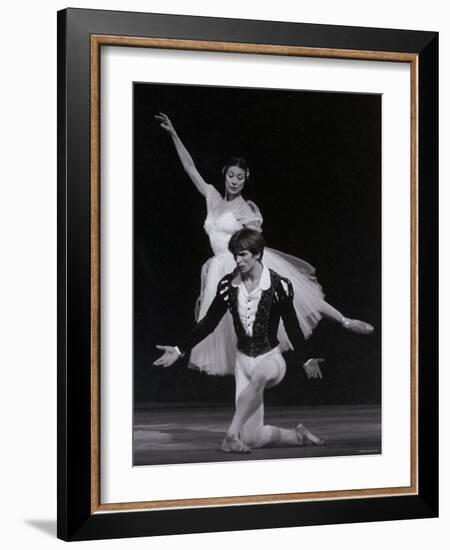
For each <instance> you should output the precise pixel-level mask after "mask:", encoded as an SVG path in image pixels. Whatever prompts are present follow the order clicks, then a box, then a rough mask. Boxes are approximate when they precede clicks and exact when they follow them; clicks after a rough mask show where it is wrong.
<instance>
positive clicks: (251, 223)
mask: <svg viewBox="0 0 450 550" xmlns="http://www.w3.org/2000/svg"><path fill="white" fill-rule="evenodd" d="M381 113H382V97H381V95H378V94H360V93H358V94H356V93H337V92H336V93H334V92H321V91H309V90H308V91H303V90H286V89H260V88H258V89H256V88H232V87H215V86H194V85H176V84H154V83H146V82H135V83H134V84H133V162H134V172H133V182H134V183H133V232H134V236H133V248H134V261H133V362H134V364H133V368H134V375H133V380H134V394H133V403H134V405H133V406H134V411H133V418H134V426H133V428H134V439H133V464H134V465H135V466H141V465H156V464H182V463H205V462H222V461H229V460H259V459H281V458H302V457H321V456H347V455H373V454H379V453H381V452H382V448H381V431H382V423H381V403H382V393H381V372H382V371H381V333H382V330H381V329H382V327H381V252H382V250H381Z"/></svg>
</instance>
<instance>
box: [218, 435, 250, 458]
mask: <svg viewBox="0 0 450 550" xmlns="http://www.w3.org/2000/svg"><path fill="white" fill-rule="evenodd" d="M222 451H223V452H224V453H241V454H245V453H250V452H251V450H250V447H247V445H245V443H243V442H242V441H241V440H240V439H239V437H238V436H237V435H228V434H227V435H226V436H225V438H224V440H223V442H222Z"/></svg>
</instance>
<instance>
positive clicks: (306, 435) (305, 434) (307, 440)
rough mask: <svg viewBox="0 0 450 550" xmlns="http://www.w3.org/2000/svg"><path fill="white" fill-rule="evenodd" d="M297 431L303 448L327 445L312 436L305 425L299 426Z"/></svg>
mask: <svg viewBox="0 0 450 550" xmlns="http://www.w3.org/2000/svg"><path fill="white" fill-rule="evenodd" d="M295 431H296V433H297V438H298V440H299V443H300V445H302V446H303V447H320V446H322V445H326V444H327V443H326V441H324V440H323V439H320V437H317V436H316V435H314V434H312V433H311V432H310V431H309V430H308V429H306V428H305V426H303V424H299V425H298V426H297V428H296V429H295Z"/></svg>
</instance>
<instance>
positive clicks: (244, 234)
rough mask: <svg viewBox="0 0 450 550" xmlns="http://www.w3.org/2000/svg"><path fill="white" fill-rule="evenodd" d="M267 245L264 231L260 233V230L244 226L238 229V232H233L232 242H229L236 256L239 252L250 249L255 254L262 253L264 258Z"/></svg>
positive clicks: (229, 247) (230, 249)
mask: <svg viewBox="0 0 450 550" xmlns="http://www.w3.org/2000/svg"><path fill="white" fill-rule="evenodd" d="M265 246H266V242H265V240H264V237H263V236H262V233H259V231H255V230H254V229H250V228H248V227H244V228H243V229H240V230H239V231H236V233H233V235H232V236H231V239H230V242H229V243H228V250H229V251H230V252H231V253H232V254H233V255H234V256H236V254H237V253H238V252H242V251H243V250H248V251H249V252H251V253H252V254H253V255H255V254H261V258H262V255H263V252H264V247H265Z"/></svg>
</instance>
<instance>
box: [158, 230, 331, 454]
mask: <svg viewBox="0 0 450 550" xmlns="http://www.w3.org/2000/svg"><path fill="white" fill-rule="evenodd" d="M264 246H265V242H264V237H263V236H262V235H261V233H259V232H257V231H254V230H253V229H247V228H244V229H241V230H240V231H238V232H237V233H235V234H234V235H233V236H232V237H231V239H230V242H229V244H228V248H229V250H230V252H231V253H232V254H233V256H234V259H235V261H236V269H235V270H234V272H233V273H229V274H228V275H226V276H225V277H223V279H221V280H220V281H219V284H218V286H217V293H216V296H215V298H214V300H213V302H212V303H211V305H210V307H209V309H208V312H207V313H206V315H205V317H203V319H201V321H199V322H198V323H197V324H196V326H195V327H194V328H193V329H192V330H191V331H190V332H189V333H188V334H187V335H186V337H185V338H183V339H182V340H181V341H180V342H178V344H177V345H176V346H157V348H158V349H161V350H164V354H163V355H162V356H161V357H160V358H159V359H157V360H156V361H155V362H154V363H153V364H154V365H161V366H163V367H169V366H170V365H173V363H175V361H176V360H177V359H179V358H180V357H181V356H183V355H184V354H185V353H187V352H188V351H189V350H190V349H192V348H193V347H194V346H195V345H197V344H198V343H199V342H200V341H201V340H203V339H204V338H206V336H208V335H209V334H211V332H213V331H214V329H215V328H216V327H217V325H218V324H219V322H220V320H221V319H222V317H223V316H224V315H225V314H226V312H227V310H228V311H230V313H231V315H232V318H233V324H234V329H235V332H236V336H237V356H236V365H235V379H236V410H235V413H234V416H233V419H232V421H231V424H230V426H229V428H228V430H227V433H226V436H225V439H224V440H223V443H222V450H223V451H225V452H234V453H248V452H250V449H251V448H252V447H254V448H256V447H273V446H292V445H324V441H322V440H321V439H319V438H318V437H316V436H315V435H313V434H312V433H311V432H310V431H309V430H307V429H306V428H305V427H304V426H303V425H302V424H299V425H298V426H297V427H296V428H295V429H291V430H287V429H283V428H278V427H276V426H270V425H264V390H265V389H266V388H271V387H273V386H276V385H277V384H279V383H280V382H281V380H283V378H284V375H285V372H286V363H285V361H284V358H283V356H282V354H281V352H280V350H279V348H278V343H279V342H278V339H277V333H278V327H279V325H280V320H282V321H283V324H284V327H285V330H286V332H287V335H288V337H289V340H290V341H291V344H292V345H293V347H294V350H295V353H296V355H297V356H298V358H299V361H300V352H301V350H302V348H304V346H305V339H304V337H303V333H302V331H301V329H300V325H299V322H298V318H297V314H296V312H295V309H294V305H293V296H294V294H293V289H292V284H291V282H290V281H289V279H287V278H285V277H282V276H281V275H279V274H278V273H276V272H275V271H273V270H271V269H268V268H267V267H265V266H264V264H263V262H262V258H263V253H264ZM321 361H323V359H309V360H308V361H306V362H305V363H304V365H303V366H304V368H305V371H306V374H307V377H308V378H322V373H321V370H320V367H319V362H321Z"/></svg>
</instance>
